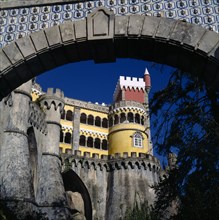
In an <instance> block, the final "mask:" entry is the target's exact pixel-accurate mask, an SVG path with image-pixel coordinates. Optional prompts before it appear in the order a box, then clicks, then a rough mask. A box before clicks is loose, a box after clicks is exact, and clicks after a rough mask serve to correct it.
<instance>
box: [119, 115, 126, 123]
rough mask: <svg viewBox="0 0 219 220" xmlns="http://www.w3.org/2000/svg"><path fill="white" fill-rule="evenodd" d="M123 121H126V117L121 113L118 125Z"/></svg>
mask: <svg viewBox="0 0 219 220" xmlns="http://www.w3.org/2000/svg"><path fill="white" fill-rule="evenodd" d="M124 121H126V115H125V113H122V114H121V115H120V123H123V122H124Z"/></svg>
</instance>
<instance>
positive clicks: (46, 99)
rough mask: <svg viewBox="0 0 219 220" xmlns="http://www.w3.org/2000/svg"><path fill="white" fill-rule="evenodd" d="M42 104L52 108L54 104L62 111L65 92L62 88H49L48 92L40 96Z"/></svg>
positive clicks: (55, 107)
mask: <svg viewBox="0 0 219 220" xmlns="http://www.w3.org/2000/svg"><path fill="white" fill-rule="evenodd" d="M39 101H40V105H41V107H43V108H45V107H46V108H47V109H50V108H51V106H52V105H54V109H55V110H57V109H58V108H59V109H60V111H62V109H63V108H64V103H65V101H64V93H63V92H62V91H61V90H60V89H56V90H54V89H53V88H48V90H47V93H45V94H44V95H42V96H41V97H40V98H39Z"/></svg>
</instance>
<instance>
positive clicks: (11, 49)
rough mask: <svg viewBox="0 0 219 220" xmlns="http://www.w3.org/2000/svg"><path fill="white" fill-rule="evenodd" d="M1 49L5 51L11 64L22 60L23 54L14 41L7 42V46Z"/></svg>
mask: <svg viewBox="0 0 219 220" xmlns="http://www.w3.org/2000/svg"><path fill="white" fill-rule="evenodd" d="M3 51H4V52H5V54H6V55H7V57H8V58H9V59H10V62H11V63H12V64H15V63H18V62H21V61H22V60H23V56H22V54H21V52H20V51H19V49H18V47H17V46H16V44H15V43H11V44H8V45H7V46H5V47H4V48H3Z"/></svg>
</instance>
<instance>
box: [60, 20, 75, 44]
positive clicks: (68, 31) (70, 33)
mask: <svg viewBox="0 0 219 220" xmlns="http://www.w3.org/2000/svg"><path fill="white" fill-rule="evenodd" d="M73 25H74V23H73V22H72V21H66V22H64V23H63V24H61V25H60V26H59V27H60V32H61V37H62V42H63V43H65V44H68V43H71V42H73V41H75V32H74V26H73Z"/></svg>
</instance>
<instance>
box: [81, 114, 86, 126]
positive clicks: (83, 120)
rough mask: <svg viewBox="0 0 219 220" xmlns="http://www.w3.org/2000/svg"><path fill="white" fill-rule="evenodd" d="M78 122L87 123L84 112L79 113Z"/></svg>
mask: <svg viewBox="0 0 219 220" xmlns="http://www.w3.org/2000/svg"><path fill="white" fill-rule="evenodd" d="M80 122H81V123H83V124H86V123H87V115H86V114H84V113H82V114H81V117H80Z"/></svg>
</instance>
